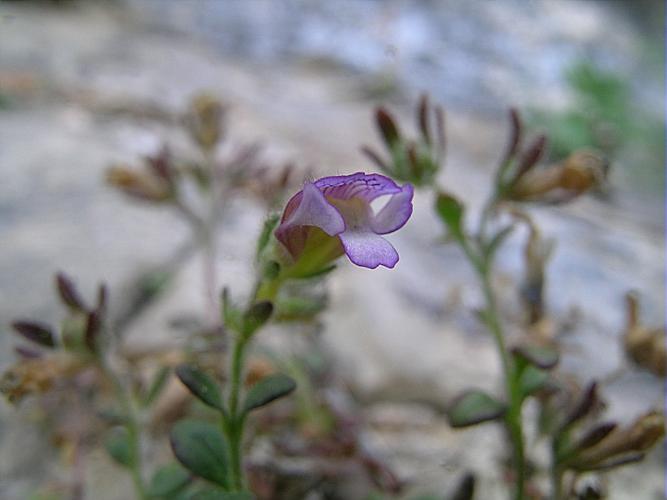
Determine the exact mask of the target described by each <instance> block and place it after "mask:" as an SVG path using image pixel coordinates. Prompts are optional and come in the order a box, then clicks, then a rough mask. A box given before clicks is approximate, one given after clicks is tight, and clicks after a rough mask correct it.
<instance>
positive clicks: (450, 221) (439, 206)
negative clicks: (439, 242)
mask: <svg viewBox="0 0 667 500" xmlns="http://www.w3.org/2000/svg"><path fill="white" fill-rule="evenodd" d="M435 209H436V212H437V213H438V215H439V216H440V219H441V220H442V222H444V223H445V224H446V225H447V228H448V229H449V232H450V233H451V235H452V236H453V237H454V238H455V239H456V240H459V241H461V240H463V239H464V238H465V235H464V234H463V212H464V208H463V205H462V204H461V202H460V201H459V200H457V199H456V198H454V197H453V196H451V195H449V194H447V193H438V197H437V199H436V202H435Z"/></svg>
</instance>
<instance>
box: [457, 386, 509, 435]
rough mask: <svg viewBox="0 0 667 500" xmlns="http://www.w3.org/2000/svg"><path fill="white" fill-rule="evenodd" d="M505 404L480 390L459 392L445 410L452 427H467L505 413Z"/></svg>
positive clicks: (496, 417) (494, 418)
mask: <svg viewBox="0 0 667 500" xmlns="http://www.w3.org/2000/svg"><path fill="white" fill-rule="evenodd" d="M505 409H506V408H505V405H504V404H503V403H501V402H500V401H497V400H496V399H494V398H492V397H491V396H489V395H488V394H486V393H485V392H482V391H480V390H471V391H468V392H465V393H463V394H461V395H460V396H459V397H458V398H456V400H455V401H454V403H452V405H451V406H450V407H449V409H448V410H447V419H448V420H449V425H451V426H452V427H468V426H470V425H476V424H479V423H482V422H487V421H489V420H496V419H498V418H500V417H501V416H503V414H504V413H505Z"/></svg>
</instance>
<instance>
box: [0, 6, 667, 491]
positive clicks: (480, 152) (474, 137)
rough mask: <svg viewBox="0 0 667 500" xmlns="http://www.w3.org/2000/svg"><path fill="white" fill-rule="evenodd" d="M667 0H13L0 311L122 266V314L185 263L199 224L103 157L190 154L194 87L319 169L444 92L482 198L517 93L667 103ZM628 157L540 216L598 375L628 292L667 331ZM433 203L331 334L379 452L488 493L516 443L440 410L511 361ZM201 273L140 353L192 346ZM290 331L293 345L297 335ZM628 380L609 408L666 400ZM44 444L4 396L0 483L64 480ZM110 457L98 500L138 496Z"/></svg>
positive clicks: (538, 98)
mask: <svg viewBox="0 0 667 500" xmlns="http://www.w3.org/2000/svg"><path fill="white" fill-rule="evenodd" d="M630 4H632V5H634V8H631V7H630ZM660 5H661V2H649V1H645V2H627V3H624V2H583V1H569V0H568V1H532V2H519V1H516V2H513V1H503V2H486V3H483V5H482V3H481V2H479V3H478V2H469V1H465V0H450V1H447V2H420V3H417V2H415V3H407V2H406V3H404V2H398V1H396V2H393V1H390V2H351V1H350V2H344V1H340V2H328V3H324V2H322V3H321V4H317V3H314V2H306V1H296V0H294V1H285V2H270V1H268V0H267V1H261V0H253V1H248V2H223V1H213V0H211V1H197V2H195V1H179V0H171V1H157V0H152V1H151V0H127V1H106V2H103V1H99V2H94V1H80V2H66V1H65V2H43V3H42V2H28V1H16V2H2V3H0V176H1V178H2V180H1V181H0V234H1V235H2V243H1V244H0V324H1V325H2V328H3V330H6V325H8V323H9V322H10V321H11V320H12V319H13V318H15V317H22V316H30V317H41V318H44V319H45V320H55V319H56V318H57V317H58V310H57V308H56V304H55V300H54V299H53V294H52V290H51V288H52V275H53V273H54V272H55V271H56V270H59V269H62V270H66V271H67V272H68V273H70V274H71V275H73V276H76V277H77V280H78V282H79V284H80V286H81V287H82V289H83V290H85V291H87V292H92V291H93V290H94V287H95V285H96V283H97V282H98V281H101V280H104V281H105V282H107V283H108V284H109V285H110V287H111V290H112V304H114V305H115V304H121V303H122V302H123V300H124V299H126V297H125V294H126V293H127V290H128V287H129V286H130V284H131V283H132V282H133V280H134V278H135V277H136V275H137V274H138V273H141V272H144V271H145V270H146V269H151V268H152V267H153V266H155V265H156V264H160V263H164V262H168V261H170V259H173V257H174V255H176V254H177V253H178V251H179V248H181V247H182V246H183V245H184V244H185V243H186V242H187V239H188V236H189V233H188V230H187V227H186V226H185V224H183V222H182V221H181V220H180V219H179V218H177V217H176V216H175V215H174V214H173V213H170V212H168V211H162V210H159V209H152V208H146V207H142V206H140V205H137V204H133V203H130V202H128V201H127V200H126V199H124V198H123V197H122V196H120V195H119V194H118V193H116V192H114V191H112V190H111V189H109V188H108V187H107V186H105V185H104V182H103V180H104V171H105V168H106V167H108V165H109V164H110V163H112V162H119V161H121V162H122V161H128V162H133V161H135V159H136V158H137V157H139V156H141V155H145V154H150V153H153V152H154V151H155V150H156V148H158V147H159V145H160V144H161V143H162V142H163V141H164V140H166V141H167V142H168V143H169V145H170V146H171V147H172V148H174V149H176V150H179V151H184V152H188V148H191V146H189V144H188V142H187V140H186V137H185V136H184V135H183V132H182V130H181V129H180V128H179V127H178V125H177V124H176V123H174V120H173V119H172V118H171V117H172V116H173V115H174V114H176V113H178V112H180V111H181V110H182V109H183V107H184V106H185V105H186V103H187V102H188V100H189V98H190V97H191V96H192V95H193V94H194V93H195V92H198V91H201V90H206V91H209V92H211V93H213V94H214V95H217V96H219V97H220V98H221V99H222V100H223V101H224V102H226V103H228V104H229V105H230V117H231V119H230V138H231V140H236V141H252V140H256V139H258V140H261V141H262V142H263V143H264V144H265V145H266V151H267V154H268V155H269V157H271V158H275V159H276V160H277V161H283V160H284V161H290V160H294V161H296V162H297V163H299V164H301V165H307V166H310V167H311V168H312V169H313V171H314V172H315V173H316V174H317V175H319V174H325V173H349V172H353V171H357V170H368V169H371V168H372V167H371V165H369V164H368V162H367V160H366V159H365V158H363V157H362V156H361V155H360V154H359V152H358V147H359V145H361V144H362V143H367V144H369V143H370V144H374V143H376V141H377V137H376V135H375V130H374V127H373V125H372V122H371V113H372V109H373V107H374V106H375V105H376V104H378V103H386V104H388V105H389V106H390V107H391V109H392V110H394V111H395V112H396V114H397V115H399V116H402V117H408V118H409V113H410V109H411V106H412V104H413V103H414V102H415V100H416V96H417V95H418V93H419V92H421V91H429V92H430V93H431V96H432V98H433V100H437V101H439V102H441V103H442V104H443V105H444V106H445V108H446V109H447V112H448V115H447V124H448V152H447V161H446V165H445V168H444V170H443V172H442V173H441V177H440V179H439V183H440V185H442V186H445V187H447V189H449V190H451V191H453V192H455V193H457V194H458V195H460V196H461V197H462V198H463V199H465V200H469V202H470V203H471V204H472V206H473V207H476V206H478V205H479V204H480V203H481V201H482V200H483V197H484V195H485V194H486V191H487V189H488V187H489V185H490V184H489V179H490V173H491V169H492V168H493V167H494V165H495V161H496V160H497V158H498V156H499V152H500V151H502V148H503V145H504V141H505V137H506V133H507V130H506V118H505V112H506V109H507V107H508V106H509V105H514V106H517V107H519V108H535V107H540V108H546V109H560V108H562V107H564V106H567V105H568V102H569V99H570V97H571V96H570V95H569V93H568V88H567V85H566V84H565V82H564V79H563V72H564V71H565V69H566V68H567V67H568V65H570V64H571V63H572V61H574V60H577V59H585V60H591V61H595V62H597V63H599V64H602V65H603V66H604V67H605V68H608V69H611V70H613V71H615V72H616V73H618V74H620V75H623V77H624V78H626V79H627V80H628V81H629V82H630V85H631V88H632V91H633V99H634V101H633V102H634V103H635V104H636V109H637V110H638V112H642V113H648V114H649V115H650V114H651V113H657V114H658V115H659V114H660V113H661V112H662V110H663V109H664V99H663V95H662V93H663V84H662V81H661V79H660V78H661V75H662V74H663V72H662V71H661V70H660V68H656V67H655V62H656V61H658V62H661V61H662V56H661V55H660V56H658V57H657V58H654V59H651V50H654V51H656V50H657V52H661V50H662V47H663V45H662V42H661V41H660V40H659V39H657V41H656V39H654V38H652V35H653V34H655V33H658V34H661V33H662V25H661V24H660V23H661V22H662V19H664V16H663V17H661V16H660V10H661V8H660ZM647 12H648V13H647ZM658 18H659V19H658ZM656 19H658V20H656ZM651 44H653V45H651ZM656 46H657V47H658V48H657V49H656ZM647 47H648V49H647ZM651 47H652V49H651ZM656 75H657V76H656ZM614 169H615V170H614V173H613V175H612V178H611V186H610V188H609V191H608V193H607V195H606V196H604V197H589V198H587V199H583V200H581V201H578V202H577V203H575V204H574V205H571V206H568V207H566V208H549V209H545V208H540V209H536V210H535V214H536V217H537V220H538V221H539V223H540V224H541V227H542V228H543V231H544V233H545V234H547V235H548V236H550V237H554V238H555V239H556V240H557V242H558V243H557V249H556V253H555V257H554V259H553V261H552V263H551V266H550V268H549V281H548V290H547V294H548V296H547V297H548V307H549V313H550V315H551V317H552V318H554V321H555V322H570V323H573V324H574V327H573V331H574V333H573V334H572V335H570V336H569V337H568V338H567V340H566V341H565V342H566V346H567V349H566V355H565V359H564V361H563V366H564V367H565V368H566V369H567V370H568V371H571V372H573V373H575V374H577V375H580V376H582V377H584V376H585V377H587V378H590V377H604V376H605V375H608V374H610V373H612V372H613V371H614V370H615V369H616V368H617V367H618V366H619V365H620V364H621V362H622V358H623V354H622V351H621V346H620V343H619V335H620V334H621V332H622V329H623V325H624V320H625V319H624V310H623V294H624V293H625V292H626V291H627V290H628V289H636V290H638V291H639V292H640V293H641V295H642V298H643V305H644V314H645V317H646V321H647V322H648V323H651V324H656V325H658V324H662V323H663V322H664V289H663V285H664V282H663V278H664V247H663V229H664V219H663V214H662V208H661V207H662V198H663V196H662V195H663V192H662V184H661V181H660V180H659V179H653V180H652V181H650V182H648V183H646V182H643V183H642V182H633V179H635V178H639V177H641V178H645V176H644V175H643V174H641V172H642V171H644V170H645V169H650V168H649V166H647V165H645V164H620V165H614ZM640 174H641V175H640ZM431 203H432V200H431V199H430V197H429V196H428V195H425V194H420V195H418V196H417V198H416V200H415V215H414V217H413V219H412V220H411V221H410V223H409V224H408V226H407V227H406V228H405V230H403V231H401V232H400V233H398V234H396V235H393V237H392V241H393V243H394V244H395V246H396V247H397V248H398V249H399V251H400V253H401V261H400V263H399V265H398V266H397V268H396V269H395V270H393V271H388V270H378V271H373V272H367V271H365V270H363V269H359V268H354V267H352V266H350V265H343V266H341V269H340V270H339V271H338V272H336V273H335V275H334V276H333V277H332V279H331V282H330V288H331V307H330V308H329V309H328V311H327V312H326V314H325V316H324V318H323V325H324V329H323V332H322V341H323V343H324V345H325V346H326V348H327V352H328V353H330V354H331V356H332V357H333V359H335V360H336V363H337V364H338V365H339V366H340V376H341V377H342V378H343V379H344V380H345V383H346V384H348V385H349V386H350V387H351V388H352V390H353V392H354V394H355V395H357V397H358V398H359V400H360V401H362V402H363V403H364V404H363V412H364V415H365V417H366V421H367V431H366V432H367V434H368V441H369V443H371V445H372V447H373V448H374V450H375V452H376V453H377V454H378V455H380V456H382V457H384V458H385V459H386V460H387V461H388V462H389V463H390V464H391V465H392V466H393V467H394V468H395V470H396V471H397V473H398V474H399V476H401V477H403V478H409V479H410V480H411V481H413V482H414V483H415V484H418V485H419V486H420V488H422V489H423V490H424V491H434V492H441V491H447V490H448V489H449V488H450V485H451V484H452V480H453V479H454V478H456V477H458V476H459V475H460V473H461V471H462V470H464V469H466V468H473V469H474V470H476V471H479V472H480V473H481V479H482V483H481V492H480V496H479V498H489V499H490V498H496V497H499V493H498V492H497V491H498V488H497V484H498V481H499V478H498V477H496V476H495V475H494V474H495V472H494V471H495V470H496V469H497V468H496V464H495V459H496V454H495V453H494V452H489V450H496V451H497V448H498V446H499V444H498V443H499V442H500V439H499V438H500V436H499V435H498V434H496V433H495V432H494V431H492V430H490V428H489V427H483V428H479V429H477V430H472V431H465V432H463V431H462V432H456V431H453V430H451V429H450V428H449V427H448V426H447V425H446V423H445V422H444V421H443V419H442V417H441V416H439V415H438V413H437V410H435V409H434V408H438V407H439V406H441V405H442V404H443V402H445V401H447V400H448V399H449V398H451V397H452V396H453V395H454V394H456V393H457V392H458V391H460V390H461V389H462V388H464V387H469V386H476V387H483V388H489V389H491V390H495V389H497V384H496V373H497V372H498V368H499V366H498V361H497V359H496V357H495V354H494V351H493V348H492V345H491V341H490V339H489V338H488V337H487V336H486V334H485V332H484V331H483V329H482V327H481V326H479V324H478V323H477V322H476V321H475V319H474V315H473V313H472V310H473V309H474V308H475V307H476V306H477V305H478V304H479V303H480V299H481V298H480V297H479V296H478V293H477V290H476V288H475V286H474V281H473V276H472V273H471V272H470V271H469V270H468V269H467V268H466V266H465V265H463V264H462V262H463V261H462V259H461V256H460V255H459V254H458V252H457V249H456V248H453V247H448V246H442V245H439V244H438V239H439V237H440V236H441V226H440V224H439V222H438V221H437V220H435V218H434V216H433V215H432V213H431ZM263 217H264V211H263V208H262V207H260V206H259V205H257V204H256V203H254V202H253V201H252V200H251V199H244V198H241V199H237V200H235V201H234V202H232V203H230V204H229V206H228V207H227V213H226V217H225V221H224V225H223V231H222V232H221V235H220V245H221V248H222V251H221V252H220V255H219V258H218V261H217V271H218V275H219V281H220V282H221V283H223V284H226V285H229V286H231V287H232V289H233V290H235V291H238V293H239V294H242V293H244V292H247V291H248V289H249V287H250V280H251V274H250V269H251V267H250V266H251V264H250V263H251V259H252V248H253V244H254V240H255V238H256V234H257V232H258V231H259V227H260V224H261V221H262V219H263ZM524 237H525V235H524V234H523V233H520V232H519V233H517V234H516V235H514V237H513V239H512V240H511V243H510V244H509V245H508V246H507V248H506V249H505V250H504V251H503V253H502V254H501V256H500V264H499V269H500V271H501V276H500V279H501V282H502V284H503V285H504V286H506V287H507V289H508V290H510V291H509V292H508V293H507V296H506V297H505V298H504V302H505V304H504V305H505V308H506V311H507V315H508V317H510V318H511V317H512V315H516V314H517V307H518V305H517V298H516V296H515V295H516V294H515V292H514V291H513V290H514V289H515V288H514V287H515V286H516V283H517V281H518V276H520V272H521V266H522V262H521V258H520V253H521V244H522V242H523V239H524ZM186 253H187V252H186ZM200 267H201V263H200V256H199V255H198V254H196V253H195V254H192V253H188V254H187V255H186V257H185V258H184V259H183V260H182V262H180V263H179V264H178V267H176V268H175V272H176V277H175V279H174V281H173V283H172V285H171V286H170V288H169V289H168V290H167V291H166V293H164V294H163V296H162V297H161V299H160V300H159V301H158V302H157V303H155V304H153V305H152V306H151V307H150V308H148V309H147V310H146V311H144V312H142V314H141V315H140V316H139V317H136V318H133V322H132V323H131V325H130V328H129V333H128V343H130V344H134V345H135V346H140V347H146V346H150V345H163V344H164V343H172V342H173V343H174V344H175V345H178V343H179V338H178V335H177V334H175V333H173V331H172V330H170V329H169V328H168V326H167V324H168V322H169V320H170V319H172V318H173V317H175V316H178V315H192V314H198V313H199V312H200V311H201V309H202V303H203V294H202V291H201V289H202V284H201V269H200ZM288 333H289V332H284V331H283V332H276V334H275V335H276V338H280V339H282V340H281V341H282V342H283V343H289V342H290V339H289V335H288ZM11 340H12V339H11V338H10V337H9V335H3V336H0V343H1V349H0V366H5V365H8V364H9V363H11V361H12V359H13V354H12V349H11V346H12V341H11ZM137 348H139V347H137ZM607 392H608V394H609V395H610V396H611V401H610V407H609V413H610V414H611V415H612V416H614V417H618V418H620V419H623V420H629V419H631V418H633V417H634V416H637V415H639V414H640V413H642V412H644V411H645V410H646V409H648V408H649V407H652V406H658V407H662V406H663V388H662V383H661V382H660V381H659V380H657V379H655V378H653V377H652V376H650V375H648V374H643V373H633V374H631V375H626V376H623V377H621V378H620V379H619V380H617V381H616V382H614V383H613V384H611V385H610V386H609V387H608V390H607ZM43 439H44V437H43V436H42V435H41V434H40V433H39V432H38V431H36V430H35V427H34V426H32V425H31V423H30V413H29V412H27V413H26V412H23V413H17V412H16V410H15V409H14V408H12V407H10V406H9V405H8V404H5V403H4V402H3V403H2V404H0V442H1V445H0V450H1V451H0V497H2V498H7V499H13V498H26V495H27V494H28V492H30V491H33V490H34V488H35V487H36V486H37V485H38V484H41V483H42V482H44V481H47V480H49V479H53V478H54V477H58V476H59V475H62V474H65V473H64V472H63V471H61V470H59V469H58V467H55V466H53V465H52V463H53V462H54V460H55V458H54V452H52V451H48V450H50V447H49V446H48V445H46V444H44V443H43ZM663 462H664V456H663V453H662V450H656V451H654V452H653V453H652V454H651V456H650V457H649V459H648V460H647V461H646V462H644V463H642V464H639V465H633V466H629V467H627V468H625V469H622V470H620V471H618V472H617V473H615V474H614V475H613V476H612V478H611V492H612V494H611V497H610V498H614V499H623V498H638V499H639V498H647V499H652V498H655V499H657V498H662V497H663V494H664V487H663V473H662V472H663ZM91 464H92V465H91V467H89V475H90V477H89V478H87V479H86V480H87V481H88V482H89V484H95V485H96V487H95V490H96V495H95V498H99V499H116V498H117V499H121V498H129V496H128V495H129V493H128V491H129V481H128V480H127V479H126V478H125V476H124V475H123V474H122V473H120V472H119V471H117V470H116V469H115V468H114V466H113V465H111V464H110V463H109V462H108V461H106V458H104V457H103V456H102V454H100V456H95V457H93V458H92V459H91ZM126 483H127V484H126ZM500 497H502V495H501V496H500Z"/></svg>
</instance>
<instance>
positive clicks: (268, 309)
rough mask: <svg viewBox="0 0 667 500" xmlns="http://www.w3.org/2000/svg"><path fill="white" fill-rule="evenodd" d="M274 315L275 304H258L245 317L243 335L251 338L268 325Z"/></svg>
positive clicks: (265, 302) (263, 302) (262, 302)
mask: <svg viewBox="0 0 667 500" xmlns="http://www.w3.org/2000/svg"><path fill="white" fill-rule="evenodd" d="M272 313H273V304H272V303H271V302H269V301H267V300H263V301H261V302H257V303H255V304H253V305H252V306H250V308H249V309H248V310H247V311H246V313H245V314H244V315H243V328H242V333H243V335H245V336H250V335H252V334H253V333H255V332H256V331H257V330H258V329H259V328H260V327H261V326H262V325H264V323H266V322H267V321H268V320H269V318H270V317H271V314H272Z"/></svg>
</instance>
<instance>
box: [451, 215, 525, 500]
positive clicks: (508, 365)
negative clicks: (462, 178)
mask: <svg viewBox="0 0 667 500" xmlns="http://www.w3.org/2000/svg"><path fill="white" fill-rule="evenodd" d="M490 207H491V205H487V208H485V210H484V212H483V215H482V221H481V225H480V234H479V235H478V241H479V242H480V246H481V245H483V244H484V241H485V235H484V234H482V233H481V231H485V228H486V224H487V223H486V220H487V218H488V217H489V214H490V211H491V208H490ZM460 245H461V248H462V249H463V251H464V253H465V254H466V257H467V258H468V260H469V261H470V263H471V264H472V266H473V268H474V269H475V272H476V274H477V277H478V279H479V281H480V284H481V287H482V291H483V294H484V300H485V303H486V308H485V311H484V320H485V322H486V326H487V328H488V329H489V331H490V332H491V335H492V336H493V339H494V341H495V343H496V349H497V351H498V355H499V356H500V360H501V363H502V369H503V378H504V381H505V392H506V398H507V401H508V409H507V412H506V414H505V427H506V429H507V433H508V436H509V439H510V442H511V444H512V455H513V457H512V458H513V465H514V471H515V474H516V487H515V490H514V499H515V500H523V498H524V489H525V481H526V467H525V452H524V438H523V426H522V420H521V407H522V403H523V397H522V394H521V390H520V387H519V381H518V378H517V375H516V373H515V366H514V363H513V362H512V358H511V357H510V353H509V351H508V349H507V346H506V344H505V333H504V331H503V327H502V323H501V321H500V312H499V310H498V305H497V300H496V294H495V292H494V290H493V286H492V283H491V263H490V261H489V259H488V258H484V257H483V253H482V252H477V251H475V249H473V248H472V246H471V245H470V243H469V241H468V240H467V239H465V238H464V239H462V240H461V241H460Z"/></svg>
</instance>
